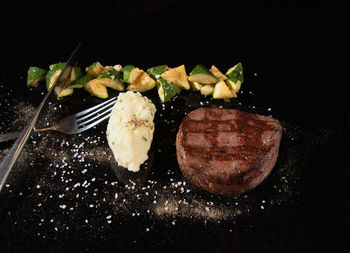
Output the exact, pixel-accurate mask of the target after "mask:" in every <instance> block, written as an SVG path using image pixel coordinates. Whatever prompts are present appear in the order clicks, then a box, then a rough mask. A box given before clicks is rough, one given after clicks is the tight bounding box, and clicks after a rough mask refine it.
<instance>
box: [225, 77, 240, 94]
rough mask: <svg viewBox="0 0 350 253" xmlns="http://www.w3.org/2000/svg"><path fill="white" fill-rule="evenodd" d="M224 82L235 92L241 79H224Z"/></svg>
mask: <svg viewBox="0 0 350 253" xmlns="http://www.w3.org/2000/svg"><path fill="white" fill-rule="evenodd" d="M225 82H226V84H227V85H228V86H229V87H230V89H231V90H232V91H234V92H237V91H239V90H240V89H241V84H242V83H241V81H239V80H237V81H236V82H234V81H232V80H230V79H226V80H225Z"/></svg>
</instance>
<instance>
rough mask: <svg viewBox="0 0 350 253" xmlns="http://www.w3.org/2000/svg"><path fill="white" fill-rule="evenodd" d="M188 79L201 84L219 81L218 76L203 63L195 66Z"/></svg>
mask: <svg viewBox="0 0 350 253" xmlns="http://www.w3.org/2000/svg"><path fill="white" fill-rule="evenodd" d="M188 79H189V80H190V81H191V82H197V83H201V84H215V83H216V82H217V81H218V80H217V78H216V77H215V76H214V75H213V74H212V73H211V72H210V71H209V69H208V68H207V67H206V66H204V65H202V64H197V65H196V66H195V67H194V68H193V70H192V71H191V73H190V74H189V76H188Z"/></svg>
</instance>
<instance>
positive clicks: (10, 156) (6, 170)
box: [0, 93, 49, 191]
mask: <svg viewBox="0 0 350 253" xmlns="http://www.w3.org/2000/svg"><path fill="white" fill-rule="evenodd" d="M47 94H49V93H47ZM45 98H46V97H45ZM44 100H45V101H46V99H44ZM44 100H43V101H44ZM42 105H43V103H42V104H40V106H39V108H38V110H37V111H36V112H35V114H34V116H33V117H32V119H31V120H30V121H29V122H28V124H27V125H26V127H25V129H24V130H23V131H22V132H21V134H20V135H19V137H18V139H17V141H16V142H15V144H13V146H12V148H11V149H10V151H9V152H8V153H7V155H6V156H5V158H4V159H3V160H2V161H1V164H0V191H1V190H2V188H3V186H4V185H5V182H6V179H7V177H8V175H9V174H10V171H11V169H12V167H13V165H14V164H15V162H16V160H17V158H18V156H19V154H20V153H21V151H22V149H23V147H24V144H25V143H26V142H27V140H28V138H29V136H30V134H31V133H32V131H33V127H34V124H35V123H36V121H37V119H38V115H39V113H40V111H41V108H42Z"/></svg>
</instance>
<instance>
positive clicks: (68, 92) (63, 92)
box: [55, 87, 74, 98]
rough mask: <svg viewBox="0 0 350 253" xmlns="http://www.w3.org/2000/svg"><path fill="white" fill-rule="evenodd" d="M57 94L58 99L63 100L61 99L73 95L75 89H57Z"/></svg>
mask: <svg viewBox="0 0 350 253" xmlns="http://www.w3.org/2000/svg"><path fill="white" fill-rule="evenodd" d="M55 92H56V94H57V97H58V98H61V97H66V96H69V95H72V94H73V92H74V89H73V88H64V89H62V88H61V87H55Z"/></svg>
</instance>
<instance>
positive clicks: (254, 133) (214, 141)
mask: <svg viewBox="0 0 350 253" xmlns="http://www.w3.org/2000/svg"><path fill="white" fill-rule="evenodd" d="M281 136H282V127H281V124H280V123H279V122H278V121H277V120H276V119H274V118H271V117H267V116H262V115H259V114H253V113H247V112H242V111H238V110H234V109H220V108H210V109H208V108H200V109H197V110H194V111H192V112H190V113H189V114H188V115H187V116H186V117H185V118H184V120H183V121H182V123H181V125H180V128H179V131H178V133H177V137H176V152H177V160H178V163H179V166H180V169H181V172H182V174H183V175H184V177H186V178H187V179H188V180H190V181H191V182H192V183H193V184H194V185H196V186H198V187H200V188H202V189H204V190H207V191H210V192H212V193H215V194H220V195H233V194H241V193H244V192H246V191H248V190H250V189H253V188H254V187H256V186H257V185H258V184H260V183H261V182H262V181H263V180H264V179H265V178H266V177H267V176H268V175H269V173H270V172H271V170H272V168H273V167H274V166H275V163H276V160H277V156H278V149H279V145H280V140H281Z"/></svg>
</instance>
